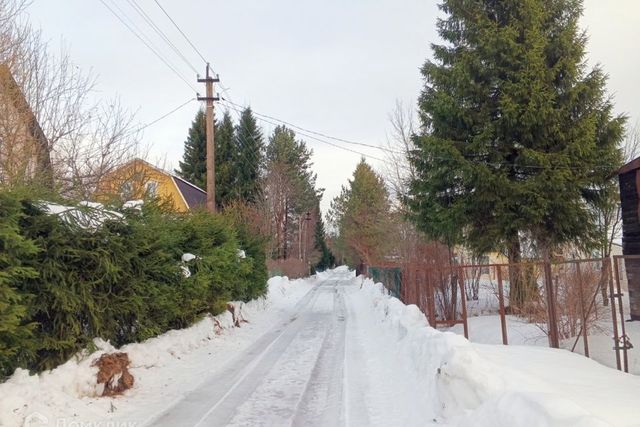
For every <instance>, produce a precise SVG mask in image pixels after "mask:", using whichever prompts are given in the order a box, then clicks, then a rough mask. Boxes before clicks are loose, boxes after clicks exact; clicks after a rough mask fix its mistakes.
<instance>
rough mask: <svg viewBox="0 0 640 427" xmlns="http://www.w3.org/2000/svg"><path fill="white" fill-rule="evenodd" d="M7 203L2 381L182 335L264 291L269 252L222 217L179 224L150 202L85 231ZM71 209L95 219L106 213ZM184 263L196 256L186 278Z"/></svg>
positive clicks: (0, 267)
mask: <svg viewBox="0 0 640 427" xmlns="http://www.w3.org/2000/svg"><path fill="white" fill-rule="evenodd" d="M1 196H2V198H1V199H0V204H1V206H0V245H1V246H2V249H3V251H2V252H0V374H1V375H7V374H9V373H11V372H13V370H14V369H15V368H16V367H23V368H28V369H31V370H42V369H49V368H51V367H54V366H56V365H58V364H60V363H61V362H64V361H65V360H67V359H69V358H70V357H71V356H72V355H74V354H75V353H77V352H78V351H80V350H81V349H83V348H90V347H91V345H92V344H91V343H92V341H93V339H94V338H96V337H100V338H103V339H105V340H109V341H110V342H111V343H112V344H114V345H116V346H121V345H124V344H127V343H131V342H139V341H141V340H145V339H147V338H150V337H154V336H156V335H158V334H161V333H163V332H165V331H167V330H169V329H176V328H184V327H187V326H189V325H191V324H193V322H195V321H197V320H198V319H200V318H201V317H202V316H204V315H205V314H207V313H213V314H217V313H220V312H222V311H224V310H225V309H226V302H227V301H229V300H245V301H246V300H249V299H252V298H255V297H257V296H260V295H262V294H264V292H265V290H266V267H265V265H264V258H261V257H263V256H264V250H263V249H262V251H261V249H260V246H259V244H256V243H255V242H257V240H256V239H255V238H254V239H253V241H255V242H254V243H252V239H251V238H248V236H247V234H246V233H244V232H243V231H242V230H239V229H238V228H236V227H235V225H234V222H233V221H231V220H229V219H227V218H225V217H223V216H221V215H216V216H213V215H210V214H207V213H205V212H192V213H188V214H178V213H173V212H167V211H164V210H163V209H162V207H161V206H160V205H159V204H156V203H153V202H150V203H147V202H145V203H144V205H142V206H140V210H132V209H126V210H123V213H122V214H119V213H118V214H117V215H111V214H110V215H102V216H101V222H100V224H97V223H93V222H92V226H91V227H86V224H84V222H83V221H70V220H68V219H69V218H68V216H67V215H59V214H56V213H57V211H56V212H51V210H50V209H49V208H48V206H51V204H45V203H42V202H34V201H30V200H29V199H27V198H24V197H18V196H11V195H9V194H2V195H1ZM67 205H69V206H67ZM56 206H62V205H56ZM65 206H66V207H67V208H69V209H65V210H64V212H70V211H73V212H77V213H80V212H83V210H84V209H88V208H90V209H91V210H92V213H93V214H97V215H99V214H100V212H99V211H100V210H101V209H103V208H100V207H98V206H90V207H87V206H81V207H79V208H77V209H76V207H75V206H74V205H72V204H69V203H65ZM3 209H4V210H3ZM5 211H6V212H5ZM105 211H106V209H105ZM108 212H111V211H108ZM76 217H77V215H75V216H74V218H76ZM243 233H244V234H243ZM241 247H242V248H246V249H245V250H246V255H247V256H246V258H244V259H243V258H239V257H238V251H239V250H240V248H241ZM184 253H194V254H198V257H197V258H196V259H193V260H191V261H190V263H189V267H190V270H191V273H192V274H191V275H190V276H189V277H185V275H184V274H183V272H182V269H181V267H182V265H181V262H180V261H181V257H182V255H183V254H184ZM256 254H257V257H255V255H256ZM259 277H264V280H263V281H262V282H261V283H255V279H256V278H259ZM5 301H8V302H9V305H7V304H6V303H5ZM5 331H8V332H5ZM29 334H31V337H32V338H31V341H25V339H24V337H25V336H29ZM29 343H33V347H29V345H27V344H29Z"/></svg>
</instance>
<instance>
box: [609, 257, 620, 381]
mask: <svg viewBox="0 0 640 427" xmlns="http://www.w3.org/2000/svg"><path fill="white" fill-rule="evenodd" d="M614 260H615V258H614ZM607 267H608V271H609V298H611V320H612V321H613V350H614V351H615V352H616V366H617V368H618V370H619V371H621V370H622V364H621V363H620V336H619V335H618V316H617V315H616V293H615V291H614V289H613V274H612V272H611V260H610V259H609V258H607ZM615 267H616V277H617V273H618V272H617V268H618V263H617V262H616V263H615Z"/></svg>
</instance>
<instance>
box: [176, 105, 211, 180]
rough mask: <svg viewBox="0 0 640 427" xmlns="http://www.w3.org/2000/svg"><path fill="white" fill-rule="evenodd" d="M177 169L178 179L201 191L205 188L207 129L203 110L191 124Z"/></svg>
mask: <svg viewBox="0 0 640 427" xmlns="http://www.w3.org/2000/svg"><path fill="white" fill-rule="evenodd" d="M179 167H180V169H178V170H176V173H177V174H178V175H179V176H180V177H182V178H184V179H186V180H187V181H189V182H191V183H192V184H195V185H197V186H198V187H200V188H202V189H206V188H207V127H206V115H205V113H204V111H203V110H198V112H197V113H196V117H195V118H194V119H193V122H191V127H190V128H189V135H188V136H187V140H186V141H185V142H184V154H183V155H182V161H181V162H179Z"/></svg>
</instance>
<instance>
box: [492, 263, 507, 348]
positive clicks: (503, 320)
mask: <svg viewBox="0 0 640 427" xmlns="http://www.w3.org/2000/svg"><path fill="white" fill-rule="evenodd" d="M494 268H495V269H496V278H497V279H498V302H499V304H500V326H501V327H502V344H504V345H508V344H509V340H508V337H507V319H506V316H505V309H504V288H503V284H502V267H500V266H499V265H497V266H494Z"/></svg>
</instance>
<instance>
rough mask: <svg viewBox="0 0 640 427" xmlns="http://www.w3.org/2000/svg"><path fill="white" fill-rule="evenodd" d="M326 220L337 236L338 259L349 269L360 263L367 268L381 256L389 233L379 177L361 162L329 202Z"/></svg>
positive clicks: (388, 209)
mask: <svg viewBox="0 0 640 427" xmlns="http://www.w3.org/2000/svg"><path fill="white" fill-rule="evenodd" d="M328 216H329V219H330V221H331V222H332V224H333V225H334V227H335V228H336V229H337V232H338V235H337V238H336V245H337V247H338V249H339V250H340V252H341V254H340V255H341V258H343V259H345V260H347V262H348V263H349V264H350V265H351V266H356V265H357V264H359V263H360V262H361V261H362V262H365V263H367V264H368V265H370V264H371V262H373V261H379V260H380V259H381V258H382V257H383V256H384V255H385V252H386V249H387V246H388V245H387V242H388V240H389V239H388V238H389V230H390V229H391V222H390V221H391V207H390V202H389V193H388V191H387V188H386V187H385V185H384V180H383V179H382V177H381V176H380V175H378V174H377V173H376V172H375V171H374V170H373V169H372V168H371V166H369V165H368V164H367V163H366V162H365V160H364V159H362V160H361V161H360V163H359V164H358V166H357V167H356V170H355V171H354V173H353V179H351V180H349V184H348V185H347V186H343V187H342V192H341V193H340V195H339V196H337V197H336V198H335V199H334V200H333V201H332V202H331V209H330V210H329V215H328Z"/></svg>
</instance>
